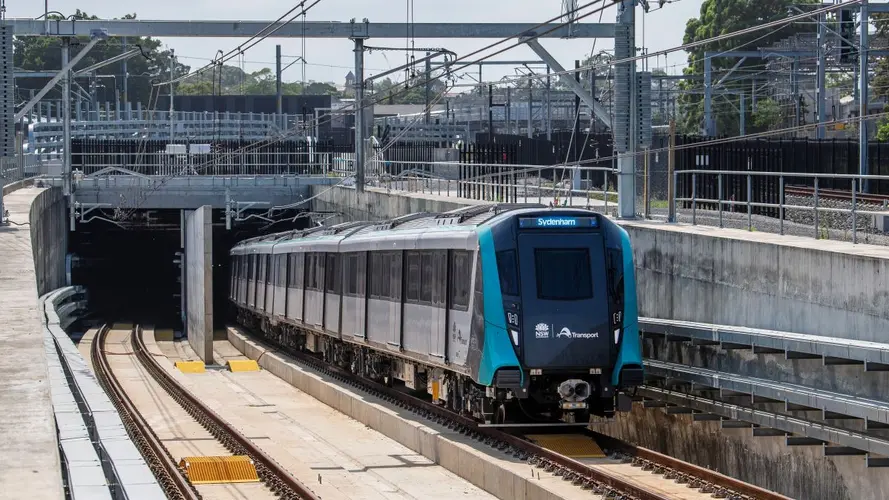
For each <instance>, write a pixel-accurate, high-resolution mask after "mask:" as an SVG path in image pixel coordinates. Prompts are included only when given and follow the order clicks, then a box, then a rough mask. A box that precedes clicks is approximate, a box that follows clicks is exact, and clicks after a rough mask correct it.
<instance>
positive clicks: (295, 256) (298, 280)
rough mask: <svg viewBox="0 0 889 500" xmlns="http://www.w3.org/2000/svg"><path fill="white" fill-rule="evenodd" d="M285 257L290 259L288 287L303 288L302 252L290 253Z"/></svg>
mask: <svg viewBox="0 0 889 500" xmlns="http://www.w3.org/2000/svg"><path fill="white" fill-rule="evenodd" d="M287 259H288V260H289V261H290V265H289V267H290V279H289V283H288V286H289V287H290V288H303V287H304V286H305V283H304V282H303V261H304V260H305V259H304V258H303V254H301V253H291V254H288V255H287Z"/></svg>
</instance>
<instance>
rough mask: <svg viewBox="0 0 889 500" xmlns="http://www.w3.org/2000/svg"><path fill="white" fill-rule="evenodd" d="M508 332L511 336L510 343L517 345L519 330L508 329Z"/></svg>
mask: <svg viewBox="0 0 889 500" xmlns="http://www.w3.org/2000/svg"><path fill="white" fill-rule="evenodd" d="M509 334H510V336H511V337H512V345H514V346H516V347H518V346H519V332H518V331H516V330H510V331H509Z"/></svg>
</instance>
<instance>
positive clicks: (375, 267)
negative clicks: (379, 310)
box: [367, 252, 383, 299]
mask: <svg viewBox="0 0 889 500" xmlns="http://www.w3.org/2000/svg"><path fill="white" fill-rule="evenodd" d="M382 257H383V256H382V255H380V253H379V252H371V253H370V272H369V273H367V274H368V277H369V278H370V286H369V288H370V296H371V298H374V299H379V298H380V297H381V296H382V287H383V279H382V277H383V275H382V273H381V271H382V270H381V267H382V264H381V262H380V261H381V260H382Z"/></svg>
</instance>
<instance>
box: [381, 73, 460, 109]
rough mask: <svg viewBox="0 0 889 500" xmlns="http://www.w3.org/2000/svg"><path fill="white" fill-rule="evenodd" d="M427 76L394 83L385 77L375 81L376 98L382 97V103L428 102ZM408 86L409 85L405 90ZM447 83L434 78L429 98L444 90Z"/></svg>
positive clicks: (431, 98)
mask: <svg viewBox="0 0 889 500" xmlns="http://www.w3.org/2000/svg"><path fill="white" fill-rule="evenodd" d="M425 80H426V77H425V76H424V75H419V76H417V77H415V78H412V79H410V80H409V81H408V83H394V82H392V79H390V78H385V79H383V80H380V81H376V82H374V87H373V92H374V99H380V98H382V99H383V100H382V102H381V104H426V84H425ZM406 87H409V88H408V89H407V90H405V88H406ZM444 90H445V84H444V82H442V81H441V80H439V79H438V78H434V79H433V80H432V82H431V84H430V91H429V98H430V100H435V97H436V96H437V95H438V94H440V93H441V92H444Z"/></svg>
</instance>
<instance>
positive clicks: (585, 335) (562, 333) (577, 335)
mask: <svg viewBox="0 0 889 500" xmlns="http://www.w3.org/2000/svg"><path fill="white" fill-rule="evenodd" d="M560 337H567V338H569V339H597V338H599V332H572V331H571V330H570V329H568V327H564V328H562V329H561V330H559V333H558V334H556V338H560Z"/></svg>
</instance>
